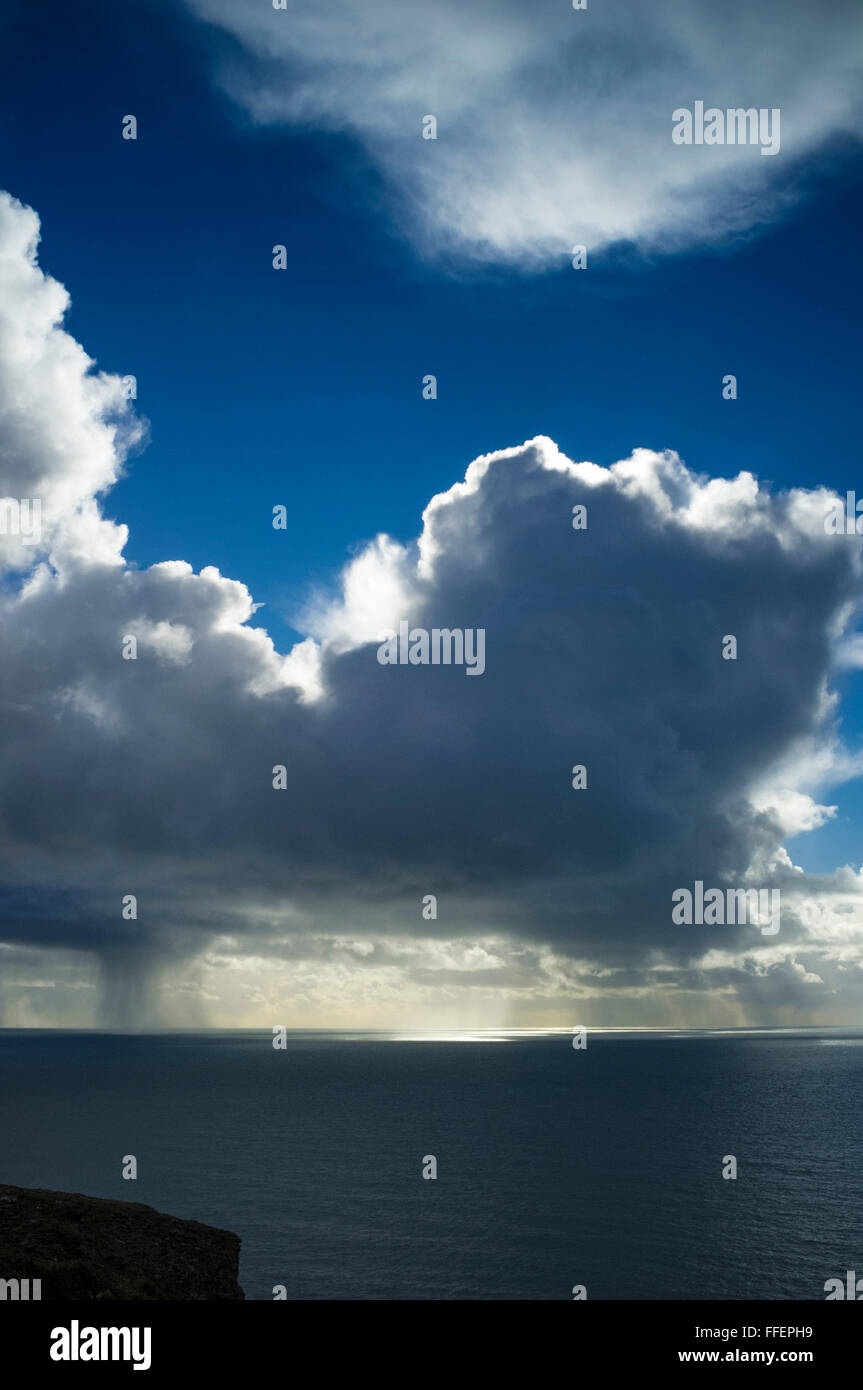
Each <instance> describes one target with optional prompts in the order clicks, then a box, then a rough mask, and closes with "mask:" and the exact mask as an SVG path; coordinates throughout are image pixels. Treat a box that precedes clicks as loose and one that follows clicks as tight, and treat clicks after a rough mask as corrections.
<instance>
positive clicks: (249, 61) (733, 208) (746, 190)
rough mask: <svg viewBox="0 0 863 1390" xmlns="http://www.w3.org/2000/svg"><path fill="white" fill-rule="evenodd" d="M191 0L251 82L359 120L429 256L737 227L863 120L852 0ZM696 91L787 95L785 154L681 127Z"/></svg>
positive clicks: (288, 106) (329, 119) (230, 85)
mask: <svg viewBox="0 0 863 1390" xmlns="http://www.w3.org/2000/svg"><path fill="white" fill-rule="evenodd" d="M187 4H188V5H189V7H190V9H191V10H192V12H193V13H194V14H195V15H197V16H198V17H200V18H201V19H203V20H205V21H208V22H209V23H210V24H211V25H214V26H217V27H218V28H219V29H220V30H221V31H223V32H227V33H228V34H230V35H231V36H232V37H233V38H234V39H235V40H237V41H238V42H239V45H240V47H239V49H238V50H237V51H233V52H231V53H229V54H224V53H223V54H222V57H221V59H220V60H219V66H218V74H219V78H220V80H221V82H222V84H223V85H224V87H225V88H226V89H227V91H228V92H229V93H230V95H231V96H232V97H233V98H234V100H235V101H236V102H237V103H239V105H240V106H242V107H243V108H244V110H245V111H247V112H249V113H250V114H251V115H252V116H253V117H254V119H255V120H257V121H259V122H261V123H264V124H273V123H284V124H286V125H294V126H298V127H303V126H307V125H314V126H316V127H318V128H323V129H331V130H335V131H344V132H348V133H349V134H351V135H352V136H355V137H357V138H358V139H359V140H360V141H361V142H362V144H363V146H364V147H365V149H366V151H367V152H368V154H369V155H370V156H371V158H372V159H373V161H374V162H375V163H376V165H377V166H378V168H379V169H380V170H381V171H382V173H383V175H384V177H385V178H386V179H387V180H388V182H389V183H390V185H391V187H392V188H393V190H394V192H395V194H396V206H397V208H398V210H399V215H400V217H401V218H402V220H403V221H404V222H405V225H406V226H407V227H408V229H409V231H410V234H411V235H412V236H413V237H414V238H415V239H416V241H417V242H418V244H419V245H420V246H421V247H422V249H423V250H424V251H425V252H426V253H427V254H430V255H436V254H441V253H443V254H451V253H454V254H457V255H460V256H461V255H464V256H469V257H476V258H480V259H487V260H494V261H504V262H510V263H515V264H519V265H527V266H536V265H552V266H553V265H558V266H563V265H564V264H566V262H565V260H564V255H565V253H566V252H567V251H568V250H569V248H570V247H571V246H572V245H573V244H575V243H584V244H586V245H588V246H590V247H593V248H597V247H602V246H605V245H607V244H609V243H611V242H615V241H617V240H620V239H632V240H635V241H638V242H641V243H643V244H646V245H648V246H651V247H659V248H678V247H681V246H686V245H689V244H692V243H693V242H703V241H712V240H716V239H721V238H722V237H724V236H726V235H728V234H729V233H734V232H740V231H746V230H748V229H750V228H752V227H754V226H757V225H758V224H759V223H760V222H763V221H764V220H765V219H769V218H770V217H773V216H777V215H779V214H781V212H782V211H783V210H784V209H785V208H786V207H787V206H788V205H789V203H790V202H793V201H794V199H795V198H796V197H797V196H798V192H799V188H798V175H799V169H800V164H801V161H803V160H805V159H806V158H807V157H808V156H810V155H811V154H813V152H815V151H816V150H818V151H823V150H824V149H825V148H826V149H827V151H828V152H829V149H830V144H831V142H832V146H833V149H834V150H835V149H836V148H837V142H838V143H839V145H840V146H841V143H842V141H843V140H844V139H846V138H847V137H848V136H849V135H851V136H854V137H856V138H857V139H859V137H860V134H861V117H863V87H861V63H860V57H859V55H860V52H861V48H863V10H861V8H860V6H859V4H857V3H856V0H826V2H825V3H820V4H817V5H814V4H810V3H809V0H759V4H758V5H753V4H751V3H750V0H728V3H725V4H723V5H721V6H719V5H716V4H714V3H712V0H695V2H694V3H687V4H673V3H670V2H669V0H656V2H655V3H644V2H643V0H625V2H624V3H622V4H614V5H608V4H602V3H596V4H594V3H591V4H590V5H589V6H588V8H587V9H586V10H584V11H580V12H576V11H574V10H573V9H572V8H571V6H569V5H568V4H567V3H565V2H562V0H533V3H531V4H524V3H523V0H470V3H464V0H437V3H435V4H434V5H427V4H425V3H423V2H422V0H376V3H375V4H373V5H372V4H368V3H366V0H332V2H331V3H328V4H327V5H326V6H323V7H321V6H318V5H315V6H310V7H308V6H300V7H296V6H289V8H288V11H276V10H273V8H272V6H271V5H269V4H261V3H258V0H248V2H247V3H238V0H187ZM695 100H703V101H704V103H705V105H706V106H707V107H711V106H716V107H719V108H722V109H726V108H728V107H733V108H736V107H756V108H762V107H764V108H768V109H771V108H775V107H778V108H779V109H780V110H781V150H780V153H779V154H778V155H777V156H776V157H773V158H769V159H765V158H762V157H761V155H760V151H759V149H758V148H757V147H756V146H752V147H748V146H747V147H741V146H734V145H728V146H717V145H714V146H711V147H707V146H702V147H697V146H691V147H681V146H677V145H674V144H673V143H672V140H671V116H672V112H673V111H674V110H675V109H677V108H680V107H691V105H692V103H693V102H694V101H695ZM426 114H432V115H435V117H436V118H437V120H438V126H439V132H438V139H437V140H436V141H434V142H433V141H425V140H423V139H421V138H420V122H421V120H422V118H423V116H425V115H426Z"/></svg>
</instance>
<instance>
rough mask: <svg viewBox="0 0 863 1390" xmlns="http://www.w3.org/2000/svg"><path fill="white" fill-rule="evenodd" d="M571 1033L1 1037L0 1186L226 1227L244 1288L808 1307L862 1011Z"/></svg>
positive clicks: (252, 1293) (828, 1242) (847, 1147)
mask: <svg viewBox="0 0 863 1390" xmlns="http://www.w3.org/2000/svg"><path fill="white" fill-rule="evenodd" d="M572 1041H573V1030H572V1029H530V1030H525V1029H518V1030H507V1029H500V1030H496V1029H491V1030H488V1029H476V1030H463V1031H449V1032H445V1033H440V1034H431V1033H429V1032H427V1031H421V1030H417V1032H415V1033H410V1032H406V1031H405V1030H393V1031H392V1032H383V1031H380V1030H368V1031H367V1030H356V1029H345V1030H332V1031H331V1030H320V1031H318V1030H287V1037H286V1046H285V1047H284V1048H283V1049H276V1048H274V1046H273V1036H272V1033H271V1032H266V1031H264V1030H209V1031H201V1030H172V1031H164V1032H159V1033H117V1032H107V1031H105V1032H97V1031H73V1030H60V1029H34V1030H29V1029H4V1030H0V1107H2V1114H3V1117H4V1123H3V1126H2V1132H0V1181H2V1182H6V1183H10V1184H17V1185H21V1186H27V1187H38V1188H48V1189H52V1190H61V1191H67V1192H82V1193H86V1194H88V1195H91V1196H98V1197H108V1198H114V1199H120V1200H126V1201H136V1202H143V1203H145V1204H147V1205H149V1206H152V1207H155V1208H156V1209H157V1210H159V1211H164V1212H167V1213H170V1214H171V1215H174V1216H180V1217H185V1218H191V1219H194V1220H197V1221H202V1222H205V1223H208V1224H210V1225H214V1226H219V1227H223V1228H226V1229H229V1230H231V1231H234V1232H236V1233H237V1235H239V1236H240V1238H241V1240H242V1250H241V1257H240V1283H241V1285H242V1287H243V1289H244V1291H245V1294H246V1297H247V1298H248V1299H257V1300H267V1299H272V1298H273V1297H275V1296H276V1294H275V1292H274V1291H276V1290H281V1289H284V1290H285V1296H286V1297H287V1298H289V1299H301V1300H302V1299H306V1300H327V1299H360V1300H362V1299H387V1300H388V1299H411V1300H413V1299H421V1300H428V1299H432V1300H434V1299H475V1300H498V1299H529V1300H534V1299H541V1300H546V1299H571V1298H572V1297H573V1290H574V1289H575V1288H577V1287H579V1286H581V1287H583V1288H584V1289H585V1290H586V1296H587V1297H588V1298H589V1299H725V1300H736V1299H801V1300H802V1299H822V1298H824V1297H825V1294H824V1285H825V1281H827V1280H828V1279H830V1278H833V1277H836V1276H841V1277H844V1273H845V1271H846V1269H854V1268H857V1267H860V1266H861V1264H863V1255H861V1252H863V1216H861V1214H860V1212H859V1207H858V1205H857V1204H856V1202H855V1193H856V1189H857V1185H858V1169H859V1154H860V1152H861V1140H863V1116H861V1106H860V1099H859V1098H860V1093H861V1081H863V1052H861V1050H860V1048H861V1045H863V1029H857V1028H841V1027H830V1028H812V1027H802V1028H793V1027H789V1028H781V1029H775V1028H770V1029H758V1028H746V1029H733V1030H732V1029H721V1030H707V1029H705V1030H679V1029H665V1028H663V1029H649V1030H647V1029H638V1030H629V1029H606V1030H603V1029H588V1030H587V1045H586V1047H583V1048H576V1047H573V1045H572ZM468 1043H469V1044H470V1045H469V1046H467V1045H465V1044H468ZM502 1044H503V1045H502ZM128 1155H134V1156H135V1158H136V1160H137V1173H138V1176H137V1179H135V1180H124V1179H123V1177H122V1171H123V1166H124V1164H123V1160H124V1159H125V1158H126V1156H128ZM429 1157H433V1158H434V1159H435V1168H436V1176H435V1179H434V1180H433V1181H431V1180H428V1178H427V1177H424V1176H423V1171H424V1169H425V1170H426V1171H427V1170H428V1167H429V1164H428V1159H429ZM729 1157H733V1158H734V1159H735V1163H736V1172H737V1175H736V1178H734V1180H729V1179H728V1178H727V1177H723V1169H724V1168H725V1169H726V1171H727V1167H728V1164H727V1160H728V1158H729Z"/></svg>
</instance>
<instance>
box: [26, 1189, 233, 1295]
mask: <svg viewBox="0 0 863 1390" xmlns="http://www.w3.org/2000/svg"><path fill="white" fill-rule="evenodd" d="M239 1258H240V1240H239V1237H238V1236H235V1235H234V1234H233V1232H232V1231H220V1230H218V1229H217V1228H216V1227H215V1226H204V1225H202V1224H201V1223H200V1222H199V1221H182V1220H180V1218H179V1217H176V1216H163V1215H162V1213H161V1212H158V1211H154V1210H153V1208H152V1207H146V1206H143V1205H142V1204H141V1203H140V1202H115V1201H109V1200H107V1199H105V1198H102V1197H84V1196H82V1195H81V1194H80V1193H77V1192H43V1191H41V1190H40V1189H38V1188H29V1187H6V1186H4V1185H3V1184H0V1279H6V1280H9V1279H18V1280H21V1279H30V1280H33V1279H41V1281H42V1300H43V1302H44V1301H46V1300H48V1301H55V1302H56V1301H58V1300H63V1301H70V1300H74V1299H142V1300H148V1301H150V1300H153V1299H159V1300H162V1299H169V1300H174V1299H194V1300H203V1299H240V1298H244V1297H245V1295H244V1293H243V1290H242V1289H241V1288H240V1286H239V1284H238V1283H237V1275H238V1271H239ZM7 1296H8V1295H7Z"/></svg>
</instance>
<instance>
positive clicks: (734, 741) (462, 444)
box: [0, 0, 863, 1029]
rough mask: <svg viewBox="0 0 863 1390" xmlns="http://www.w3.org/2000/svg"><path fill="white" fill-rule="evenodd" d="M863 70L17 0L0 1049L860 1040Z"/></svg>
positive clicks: (747, 29) (178, 1)
mask: <svg viewBox="0 0 863 1390" xmlns="http://www.w3.org/2000/svg"><path fill="white" fill-rule="evenodd" d="M861 30H863V15H861V12H860V11H859V7H857V6H856V5H855V4H851V3H847V4H846V3H844V0H831V3H828V4H824V5H821V6H818V7H813V6H810V5H808V4H804V3H795V4H789V3H788V0H783V3H779V0H759V3H758V4H756V5H752V4H750V3H743V0H740V3H732V4H729V5H726V6H724V7H722V8H721V10H718V9H717V8H716V7H715V6H712V5H707V4H705V3H701V0H690V2H688V3H685V2H684V0H665V2H664V3H658V4H654V5H651V6H649V7H645V6H644V5H642V4H637V3H635V2H634V0H626V3H622V4H615V5H608V4H599V3H598V2H597V0H589V4H588V7H587V9H586V10H584V11H575V10H573V9H571V8H569V9H568V8H567V7H566V6H565V5H563V4H561V3H558V0H540V3H536V4H534V5H531V6H529V7H526V6H524V5H521V4H517V3H515V0H513V2H512V3H508V2H506V3H502V2H501V0H497V3H494V4H492V3H490V0H466V2H465V3H458V4H457V3H455V0H447V2H446V3H443V2H441V3H438V4H436V5H435V6H433V7H429V6H426V5H424V4H419V3H395V0H366V2H365V3H362V4H361V3H359V0H330V3H326V4H324V3H320V4H316V5H315V6H314V7H311V8H310V7H307V6H301V5H299V4H298V3H297V0H286V8H285V9H284V10H281V9H279V10H276V9H275V8H274V7H273V6H272V4H271V3H270V4H266V3H264V0H246V2H245V3H239V0H230V3H228V0H131V2H130V3H127V4H124V5H123V6H122V7H119V8H118V7H116V6H111V5H109V4H107V3H101V0H99V2H97V0H81V3H80V4H78V5H76V6H75V7H74V10H73V9H71V8H70V7H68V6H65V5H62V4H60V3H53V0H48V3H46V4H43V5H41V6H40V7H38V8H36V9H34V8H33V7H32V6H26V5H24V4H23V3H14V0H13V3H12V4H11V6H8V5H7V7H6V8H5V9H4V13H3V18H2V19H0V189H3V190H5V193H4V195H3V197H2V200H0V468H2V474H0V477H2V482H0V496H6V497H9V498H34V497H37V498H39V499H40V500H41V504H42V514H43V536H42V540H41V542H40V543H39V544H35V545H34V544H31V543H25V542H24V541H23V540H22V539H21V538H20V537H19V536H15V535H13V534H0V626H2V637H3V650H4V653H5V660H4V662H3V666H2V671H0V704H2V708H3V722H2V727H3V733H2V735H0V881H2V885H3V886H2V889H0V1023H5V1024H6V1025H7V1026H10V1025H11V1026H28V1025H33V1026H90V1025H101V1026H111V1027H138V1026H156V1025H164V1026H201V1025H204V1024H209V1025H212V1026H224V1027H229V1026H245V1027H257V1026H264V1027H268V1026H270V1025H277V1024H286V1025H288V1026H297V1027H363V1026H366V1027H372V1028H378V1027H393V1028H406V1027H416V1026H418V1027H422V1028H429V1027H438V1026H439V1027H442V1028H448V1029H450V1028H453V1027H465V1028H471V1027H483V1026H487V1027H508V1026H524V1027H535V1026H557V1027H560V1026H570V1025H571V1026H576V1025H579V1024H587V1025H593V1026H627V1027H629V1026H639V1025H643V1026H663V1025H666V1026H674V1027H685V1026H717V1027H726V1026H755V1025H765V1026H768V1025H772V1024H806V1023H859V1022H860V1020H861V998H863V972H861V964H860V949H859V945H860V936H859V933H860V921H861V906H863V903H861V894H863V880H861V862H863V854H861V850H860V830H861V824H863V788H861V780H860V771H861V768H863V684H861V670H860V668H861V665H863V658H861V643H860V641H859V639H858V640H856V641H855V634H856V633H857V630H858V626H859V603H860V575H861V557H860V553H859V538H858V537H856V536H846V535H842V536H835V535H832V534H829V533H828V532H827V531H826V530H825V525H824V518H825V515H826V512H827V509H828V506H829V502H830V498H831V497H832V496H834V495H836V496H838V497H844V494H845V493H846V491H847V490H849V489H859V492H860V495H861V497H863V480H861V477H860V468H859V446H858V437H859V428H858V413H859V407H858V405H857V402H858V400H859V376H860V351H859V333H858V332H857V318H858V314H857V311H856V305H857V304H858V303H859V291H860V280H861V269H860V263H859V249H858V248H859V226H860V220H861V215H863V192H861V178H860V175H861V168H863V160H861V146H860V132H861V120H863V107H861V101H863V87H861V77H860V64H859V60H857V59H856V58H855V55H859V53H860V52H861V42H860V41H861V38H863V34H861ZM696 101H703V102H704V104H705V106H706V107H710V106H711V105H713V106H716V107H718V108H720V109H723V108H725V107H726V106H732V107H737V106H743V107H749V106H754V107H756V108H758V109H760V108H764V109H765V110H766V111H770V110H774V109H778V110H779V111H780V112H781V142H780V148H779V149H778V151H777V152H776V153H775V154H767V155H765V154H763V153H762V150H761V147H760V146H759V145H757V144H756V145H753V146H736V145H731V144H723V145H712V146H708V145H702V146H696V145H692V146H682V145H677V144H675V143H674V141H673V140H672V138H671V131H672V113H673V112H674V111H675V110H676V109H678V108H689V107H693V106H694V103H695V102H696ZM129 114H132V115H134V116H135V118H136V121H137V132H136V133H137V138H136V139H134V140H131V139H124V138H123V123H124V117H126V116H127V115H129ZM430 115H433V116H434V117H435V121H436V123H437V129H436V136H437V138H436V139H424V138H423V134H422V131H423V125H424V121H427V118H428V117H429V116H430ZM575 245H583V246H585V247H586V248H587V265H586V267H585V268H583V269H578V270H576V269H574V268H573V265H572V259H573V256H572V251H573V247H574V246H575ZM277 246H284V248H285V263H286V264H285V269H278V270H277V269H274V266H273V259H274V248H275V247H277ZM729 373H730V374H733V375H734V376H735V377H736V380H737V398H736V399H733V400H729V399H724V398H723V391H722V382H723V378H724V377H725V376H726V375H727V374H729ZM428 374H433V375H434V377H435V378H436V383H437V396H436V398H435V399H425V398H424V396H423V389H422V388H423V380H424V378H425V377H426V376H427V375H428ZM129 375H132V376H134V378H135V383H136V397H135V399H134V400H132V401H128V400H127V399H126V388H125V387H124V385H123V379H124V378H125V377H127V376H129ZM478 459H480V460H482V462H480V463H475V462H473V461H474V460H478ZM433 499H434V500H433ZM576 505H586V506H587V508H588V524H587V527H586V529H585V530H583V531H575V530H574V529H573V527H572V525H571V516H572V508H573V506H576ZM277 506H283V507H284V508H285V525H284V528H282V529H276V528H274V526H273V524H272V523H273V508H274V507H277ZM401 619H406V620H408V621H409V623H410V624H411V626H413V627H424V628H426V629H428V630H431V629H432V628H434V627H436V626H439V627H458V628H463V629H466V630H467V629H469V630H472V631H476V630H477V629H482V630H483V631H484V633H485V642H486V664H485V670H484V671H483V673H482V675H481V676H479V675H478V676H477V678H475V679H465V675H466V672H465V670H464V669H461V670H459V669H457V668H453V669H445V668H443V667H434V666H424V665H417V666H411V665H409V666H408V667H407V668H402V667H400V666H397V667H393V668H391V667H389V666H387V665H381V664H380V662H379V661H378V660H377V659H376V652H377V649H378V645H379V642H380V640H381V635H382V634H383V633H384V632H385V631H386V630H394V629H395V628H396V627H397V625H398V622H399V621H400V620H401ZM128 634H132V635H135V636H136V639H137V641H138V646H139V651H138V657H137V659H136V660H135V661H127V660H124V658H123V656H122V645H123V639H124V638H125V636H127V635H128ZM726 634H734V635H736V637H737V639H738V647H739V651H738V656H737V659H736V661H730V660H725V659H723V657H722V639H723V637H724V636H725V635H726ZM576 764H582V765H585V766H586V768H587V787H586V788H585V789H583V790H574V789H573V787H572V785H571V777H570V771H571V768H572V767H573V766H574V765H576ZM276 766H284V767H285V769H286V783H287V784H286V786H285V788H284V789H283V790H282V789H279V790H276V789H274V787H273V785H272V782H273V769H274V768H275V767H276ZM697 880H700V881H703V882H704V883H705V884H706V885H708V886H717V887H720V888H723V889H725V888H726V887H731V888H740V889H744V888H750V887H756V888H758V889H761V888H771V889H773V888H778V889H779V890H780V892H781V894H782V924H781V929H780V930H779V932H778V933H776V934H775V935H768V934H765V933H763V932H761V931H760V929H759V928H757V927H755V926H753V925H751V924H744V925H741V926H728V925H724V926H719V925H713V926H700V927H699V926H694V925H693V926H685V925H683V926H682V925H679V924H675V923H674V922H673V921H672V918H671V895H672V893H673V892H674V891H675V890H676V889H677V888H679V887H681V886H686V885H689V886H692V885H693V884H694V883H695V882H696V881H697ZM129 894H133V895H135V897H136V898H137V916H136V917H135V918H134V919H129V918H124V917H123V916H122V912H121V904H122V901H123V899H124V897H125V896H127V895H129ZM428 895H434V896H435V898H436V900H437V916H436V917H434V918H429V917H424V916H423V911H422V905H423V900H424V899H425V898H426V897H427V896H428Z"/></svg>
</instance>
